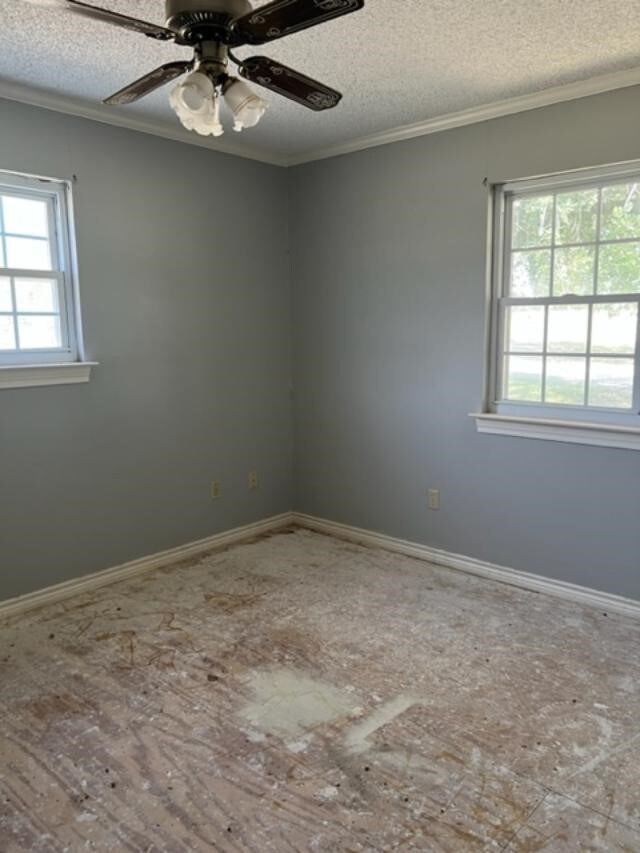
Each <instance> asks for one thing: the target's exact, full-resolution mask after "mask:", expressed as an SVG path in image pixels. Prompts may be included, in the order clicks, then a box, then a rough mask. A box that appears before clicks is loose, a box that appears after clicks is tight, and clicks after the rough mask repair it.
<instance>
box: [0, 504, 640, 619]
mask: <svg viewBox="0 0 640 853" xmlns="http://www.w3.org/2000/svg"><path fill="white" fill-rule="evenodd" d="M291 524H295V525H297V526H299V527H304V528H307V529H308V530H316V531H318V532H320V533H327V534H329V535H331V536H336V537H337V538H339V539H347V540H349V541H350V542H357V543H359V544H361V545H368V546H372V547H377V548H384V549H385V550H386V551H394V552H395V553H398V554H404V555H405V556H407V557H415V558H417V559H419V560H425V561H426V562H429V563H435V564H436V565H438V566H444V567H446V568H448V569H456V570H458V571H462V572H466V573H467V574H472V575H476V576H478V577H481V578H487V579H489V580H493V581H498V582H500V583H507V584H509V585H511V586H517V587H520V588H521V589H527V590H530V591H532V592H541V593H545V594H546V595H552V596H555V597H556V598H563V599H565V600H567V601H572V602H574V603H577V604H586V605H588V606H591V607H596V608H597V609H598V610H600V611H604V612H607V613H621V614H623V615H625V616H634V617H636V618H640V601H635V600H634V599H631V598H623V597H622V596H619V595H610V594H609V593H606V592H600V591H598V590H595V589H589V588H588V587H583V586H578V585H576V584H571V583H565V582H564V581H558V580H553V579H551V578H545V577H542V576H541V575H533V574H529V573H528V572H521V571H518V570H517V569H509V568H506V567H505V566H497V565H495V564H493V563H487V562H484V561H482V560H475V559H473V558H472V557H465V556H462V555H460V554H452V553H451V552H449V551H442V550H440V549H438V548H430V547H429V546H428V545H420V544H418V543H417V542H409V541H406V540H404V539H396V538H394V537H392V536H385V535H384V534H382V533H375V532H373V531H371V530H364V529H362V528H359V527H351V526H350V525H347V524H340V523H339V522H337V521H328V520H326V519H323V518H317V517H316V516H312V515H305V514H304V513H300V512H285V513H282V514H281V515H275V516H272V517H271V518H266V519H264V520H263V521H257V522H254V523H253V524H246V525H244V526H243V527H236V528H234V529H233V530H227V531H225V532H223V533H217V534H216V535H214V536H209V537H207V538H206V539H199V540H198V541H196V542H189V543H188V544H186V545H179V546H178V547H177V548H170V549H169V550H168V551H161V552H160V553H158V554H152V555H150V556H148V557H141V558H140V559H138V560H132V561H131V562H130V563H125V564H124V565H121V566H115V567H114V568H111V569H104V570H103V571H100V572H95V573H94V574H91V575H85V576H83V577H80V578H74V579H72V580H69V581H64V582H63V583H59V584H56V585H55V586H50V587H47V588H46V589H41V590H37V591H36V592H31V593H27V594H26V595H22V596H20V597H18V598H11V599H8V600H7V601H0V619H1V618H6V617H8V616H13V615H15V614H17V613H23V612H26V611H27V610H33V609H35V608H37V607H43V606H44V605H46V604H53V603H54V602H56V601H62V600H64V599H66V598H70V597H71V596H74V595H79V594H80V593H84V592H91V591H92V590H94V589H99V588H100V587H102V586H107V585H108V584H112V583H116V582H117V581H121V580H128V579H130V578H133V577H136V576H138V575H142V574H145V573H146V572H150V571H152V570H153V569H160V568H163V567H164V566H170V565H171V564H172V563H177V562H179V561H181V560H186V559H189V558H190V557H197V556H199V555H201V554H205V553H207V552H208V551H213V550H215V549H216V548H224V547H226V546H227V545H233V544H235V543H238V542H244V541H246V540H247V539H252V538H253V537H254V536H259V535H260V534H263V533H269V532H270V531H272V530H278V529H280V528H283V527H287V526H289V525H291Z"/></svg>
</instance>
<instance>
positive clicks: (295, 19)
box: [233, 0, 364, 44]
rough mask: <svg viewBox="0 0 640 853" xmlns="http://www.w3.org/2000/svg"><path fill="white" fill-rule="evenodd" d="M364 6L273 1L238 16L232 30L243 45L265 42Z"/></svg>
mask: <svg viewBox="0 0 640 853" xmlns="http://www.w3.org/2000/svg"><path fill="white" fill-rule="evenodd" d="M363 6H364V0H274V2H272V3H267V5H266V6H261V7H260V8H259V9H254V10H253V12H249V13H248V14H247V15H243V16H242V17H241V18H237V19H236V20H235V21H234V24H233V29H234V32H236V33H237V34H238V35H239V36H241V37H242V38H243V39H244V42H245V44H264V43H265V42H267V41H273V40H274V39H279V38H282V37H283V36H288V35H291V34H292V33H297V32H299V31H300V30H304V29H306V28H307V27H315V26H316V25H317V24H323V23H324V22H325V21H331V20H333V19H334V18H339V17H341V16H342V15H348V14H349V13H350V12H357V11H358V9H362V7H363Z"/></svg>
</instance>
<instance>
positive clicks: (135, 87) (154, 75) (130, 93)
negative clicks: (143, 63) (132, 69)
mask: <svg viewBox="0 0 640 853" xmlns="http://www.w3.org/2000/svg"><path fill="white" fill-rule="evenodd" d="M191 68H193V63H192V62H167V64H166V65H161V66H160V68H156V69H155V71H150V72H149V73H148V74H145V75H144V77H141V78H140V79H139V80H136V81H135V82H134V83H130V84H129V85H128V86H125V87H124V89H120V91H119V92H116V93H115V94H114V95H111V96H110V97H109V98H106V99H105V101H104V103H105V104H108V105H109V106H111V107H122V106H125V105H126V104H132V103H133V102H134V101H137V100H139V99H140V98H144V96H145V95H148V94H150V93H151V92H153V91H154V90H155V89H159V88H160V86H164V85H165V83H170V82H171V81H172V80H175V79H176V78H177V77H182V75H183V74H186V73H187V71H189V70H190V69H191Z"/></svg>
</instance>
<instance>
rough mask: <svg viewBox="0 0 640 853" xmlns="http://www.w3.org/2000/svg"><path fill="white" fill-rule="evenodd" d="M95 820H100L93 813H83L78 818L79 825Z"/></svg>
mask: <svg viewBox="0 0 640 853" xmlns="http://www.w3.org/2000/svg"><path fill="white" fill-rule="evenodd" d="M94 820H98V815H96V814H92V813H91V812H82V814H81V815H79V816H78V817H77V818H76V822H77V823H91V822H92V821H94Z"/></svg>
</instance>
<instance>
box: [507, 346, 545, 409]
mask: <svg viewBox="0 0 640 853" xmlns="http://www.w3.org/2000/svg"><path fill="white" fill-rule="evenodd" d="M504 387H505V399H507V400H526V401H529V400H530V401H533V402H539V401H540V400H541V398H542V358H540V357H539V356H531V355H529V356H527V355H510V356H507V357H506V358H505V380H504Z"/></svg>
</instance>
